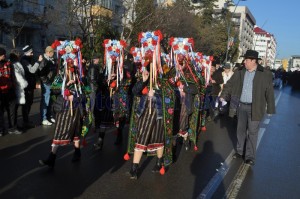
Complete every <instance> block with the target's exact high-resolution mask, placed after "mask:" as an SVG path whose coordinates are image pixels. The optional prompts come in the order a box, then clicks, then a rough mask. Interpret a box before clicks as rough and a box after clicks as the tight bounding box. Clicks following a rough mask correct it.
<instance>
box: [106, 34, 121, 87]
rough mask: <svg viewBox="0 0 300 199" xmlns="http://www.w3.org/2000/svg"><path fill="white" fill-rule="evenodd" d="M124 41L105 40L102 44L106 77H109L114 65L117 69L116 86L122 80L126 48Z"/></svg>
mask: <svg viewBox="0 0 300 199" xmlns="http://www.w3.org/2000/svg"><path fill="white" fill-rule="evenodd" d="M126 45H127V44H126V42H125V41H124V40H111V39H105V40H104V42H103V47H104V48H105V51H104V64H105V65H106V75H107V76H108V77H109V79H110V77H111V73H112V69H113V68H112V67H113V65H114V64H115V63H116V67H117V68H116V69H117V71H116V72H117V74H116V75H117V86H118V85H119V82H120V81H122V78H123V63H124V48H126Z"/></svg>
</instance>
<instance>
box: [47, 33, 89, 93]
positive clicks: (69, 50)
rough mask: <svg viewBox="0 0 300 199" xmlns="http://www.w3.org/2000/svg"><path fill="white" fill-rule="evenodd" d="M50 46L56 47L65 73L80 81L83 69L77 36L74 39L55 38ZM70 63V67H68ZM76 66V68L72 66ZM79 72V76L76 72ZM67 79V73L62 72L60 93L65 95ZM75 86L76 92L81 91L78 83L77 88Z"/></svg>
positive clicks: (80, 46)
mask: <svg viewBox="0 0 300 199" xmlns="http://www.w3.org/2000/svg"><path fill="white" fill-rule="evenodd" d="M51 47H52V48H53V49H56V53H57V58H58V60H61V59H62V60H63V63H62V64H63V66H64V72H65V71H67V73H68V74H69V75H70V74H71V75H70V76H69V77H71V76H72V79H74V80H75V79H78V82H80V80H81V78H82V76H83V69H82V55H81V48H82V47H83V46H82V42H81V40H80V39H79V38H77V39H76V40H75V41H68V40H65V41H58V40H55V41H54V42H53V43H52V45H51ZM70 64H71V65H72V67H69V66H70ZM74 67H77V68H74ZM77 72H78V73H79V76H78V74H77ZM66 80H67V74H66V73H65V74H64V79H63V84H62V95H63V96H64V97H65V95H66V93H65V84H66ZM75 87H76V91H77V94H78V93H80V94H81V93H82V91H81V87H80V84H78V88H77V86H76V85H75Z"/></svg>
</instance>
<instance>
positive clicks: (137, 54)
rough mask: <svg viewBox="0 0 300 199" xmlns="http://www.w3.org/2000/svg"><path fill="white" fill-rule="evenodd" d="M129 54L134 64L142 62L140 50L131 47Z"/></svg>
mask: <svg viewBox="0 0 300 199" xmlns="http://www.w3.org/2000/svg"><path fill="white" fill-rule="evenodd" d="M130 53H131V54H132V56H133V61H134V62H135V63H141V62H142V51H141V48H137V47H131V49H130Z"/></svg>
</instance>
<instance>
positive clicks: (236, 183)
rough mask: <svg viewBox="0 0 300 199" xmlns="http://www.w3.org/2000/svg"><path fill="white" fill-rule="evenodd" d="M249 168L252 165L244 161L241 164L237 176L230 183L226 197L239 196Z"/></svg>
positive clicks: (231, 198)
mask: <svg viewBox="0 0 300 199" xmlns="http://www.w3.org/2000/svg"><path fill="white" fill-rule="evenodd" d="M249 168H250V166H249V165H247V164H244V163H243V164H242V165H241V166H240V168H239V170H238V172H237V174H236V176H235V178H234V179H233V181H232V182H231V184H230V185H229V187H228V189H227V191H226V194H225V196H224V198H226V199H227V198H230V199H233V198H236V197H237V195H238V193H239V190H240V188H241V186H242V184H243V181H244V179H245V177H246V174H247V172H248V170H249Z"/></svg>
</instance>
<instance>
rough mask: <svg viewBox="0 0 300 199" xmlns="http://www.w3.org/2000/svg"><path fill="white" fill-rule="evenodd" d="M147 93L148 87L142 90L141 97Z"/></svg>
mask: <svg viewBox="0 0 300 199" xmlns="http://www.w3.org/2000/svg"><path fill="white" fill-rule="evenodd" d="M148 92H149V90H148V87H145V88H144V89H143V90H142V94H143V95H146V94H148Z"/></svg>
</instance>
